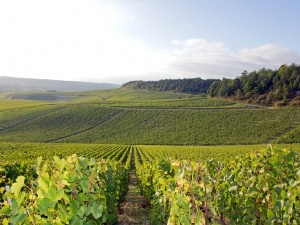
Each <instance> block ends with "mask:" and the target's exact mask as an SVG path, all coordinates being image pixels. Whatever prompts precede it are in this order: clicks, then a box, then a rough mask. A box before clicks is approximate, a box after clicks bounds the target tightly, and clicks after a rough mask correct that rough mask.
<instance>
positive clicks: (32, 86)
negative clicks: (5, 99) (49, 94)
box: [0, 76, 120, 92]
mask: <svg viewBox="0 0 300 225" xmlns="http://www.w3.org/2000/svg"><path fill="white" fill-rule="evenodd" d="M119 87H120V85H118V84H111V83H92V82H80V81H62V80H44V79H31V78H16V77H7V76H0V92H6V91H89V90H100V89H102V90H103V89H114V88H119Z"/></svg>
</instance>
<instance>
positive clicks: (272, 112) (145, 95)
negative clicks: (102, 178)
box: [0, 89, 300, 145]
mask: <svg viewBox="0 0 300 225" xmlns="http://www.w3.org/2000/svg"><path fill="white" fill-rule="evenodd" d="M14 102H15V103H16V104H15V105H14V104H13V103H14ZM26 102H27V103H26ZM26 104H28V106H27V105H26ZM299 121H300V109H298V108H294V109H270V108H251V107H246V106H243V105H236V104H235V103H234V102H230V101H223V100H219V99H217V98H213V99H210V98H203V97H199V96H197V95H192V96H190V95H185V94H176V93H163V94H160V93H159V92H150V91H133V90H130V91H129V90H123V89H116V90H110V91H108V90H104V91H93V92H85V94H83V95H81V96H80V97H78V99H76V101H70V102H67V103H59V102H57V103H55V104H53V103H51V104H50V103H46V102H42V101H40V102H39V103H38V104H37V103H36V104H34V103H33V101H20V100H2V104H1V107H0V124H1V127H0V141H1V142H62V143H69V142H72V143H114V144H157V145H224V144H226V145H229V144H262V143H277V142H278V143H299V142H300V133H299V130H300V129H299V128H300V122H299Z"/></svg>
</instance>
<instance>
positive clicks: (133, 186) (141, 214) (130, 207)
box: [118, 170, 150, 225]
mask: <svg viewBox="0 0 300 225" xmlns="http://www.w3.org/2000/svg"><path fill="white" fill-rule="evenodd" d="M149 208H150V205H149V203H147V202H145V200H144V198H143V196H141V194H140V191H139V188H138V184H137V177H136V173H135V170H132V171H131V172H130V183H129V190H128V192H127V195H126V198H125V202H124V204H123V205H122V206H121V207H120V210H119V215H118V217H119V224H120V225H130V224H136V225H150V209H149Z"/></svg>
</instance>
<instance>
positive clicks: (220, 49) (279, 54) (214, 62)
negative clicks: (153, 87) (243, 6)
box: [164, 38, 300, 78]
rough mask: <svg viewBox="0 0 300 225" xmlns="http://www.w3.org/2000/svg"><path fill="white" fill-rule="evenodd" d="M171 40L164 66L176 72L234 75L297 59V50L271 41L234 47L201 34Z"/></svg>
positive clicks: (298, 57) (193, 74)
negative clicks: (184, 38)
mask: <svg viewBox="0 0 300 225" xmlns="http://www.w3.org/2000/svg"><path fill="white" fill-rule="evenodd" d="M171 44H172V45H173V46H174V47H173V49H172V51H170V52H169V61H168V63H167V64H166V65H165V68H164V70H165V73H170V74H175V75H176V76H186V77H191V76H201V77H203V78H222V76H225V77H235V76H238V75H240V73H241V72H242V71H243V70H248V71H252V70H257V69H260V68H262V67H265V68H272V69H275V68H278V67H279V66H280V65H282V64H291V63H293V62H295V63H297V62H300V55H299V54H298V53H296V52H293V51H291V50H289V49H287V48H285V47H283V46H280V45H275V44H270V43H267V44H264V45H261V46H258V47H254V48H244V49H240V50H237V51H233V50H232V49H231V48H230V47H228V46H227V45H226V44H225V43H223V42H217V41H208V40H205V39H201V38H198V39H197V38H193V39H188V40H184V41H181V40H173V41H172V42H171Z"/></svg>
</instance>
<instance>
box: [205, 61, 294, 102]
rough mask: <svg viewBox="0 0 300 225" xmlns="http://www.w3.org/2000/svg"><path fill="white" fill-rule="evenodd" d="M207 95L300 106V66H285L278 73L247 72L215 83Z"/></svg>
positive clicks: (275, 71) (263, 69)
mask: <svg viewBox="0 0 300 225" xmlns="http://www.w3.org/2000/svg"><path fill="white" fill-rule="evenodd" d="M207 94H208V95H209V96H211V97H231V98H233V99H237V100H246V101H247V102H253V103H258V104H261V105H273V104H274V103H275V104H279V105H287V104H292V105H299V103H300V66H299V65H296V64H291V65H289V66H288V65H282V66H280V68H279V69H277V70H271V69H265V68H262V69H260V70H258V71H253V72H251V73H248V72H247V71H244V72H243V73H242V74H241V76H239V77H237V78H235V79H226V78H223V79H222V80H218V81H215V82H214V83H212V84H211V86H210V87H209V89H208V91H207Z"/></svg>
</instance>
